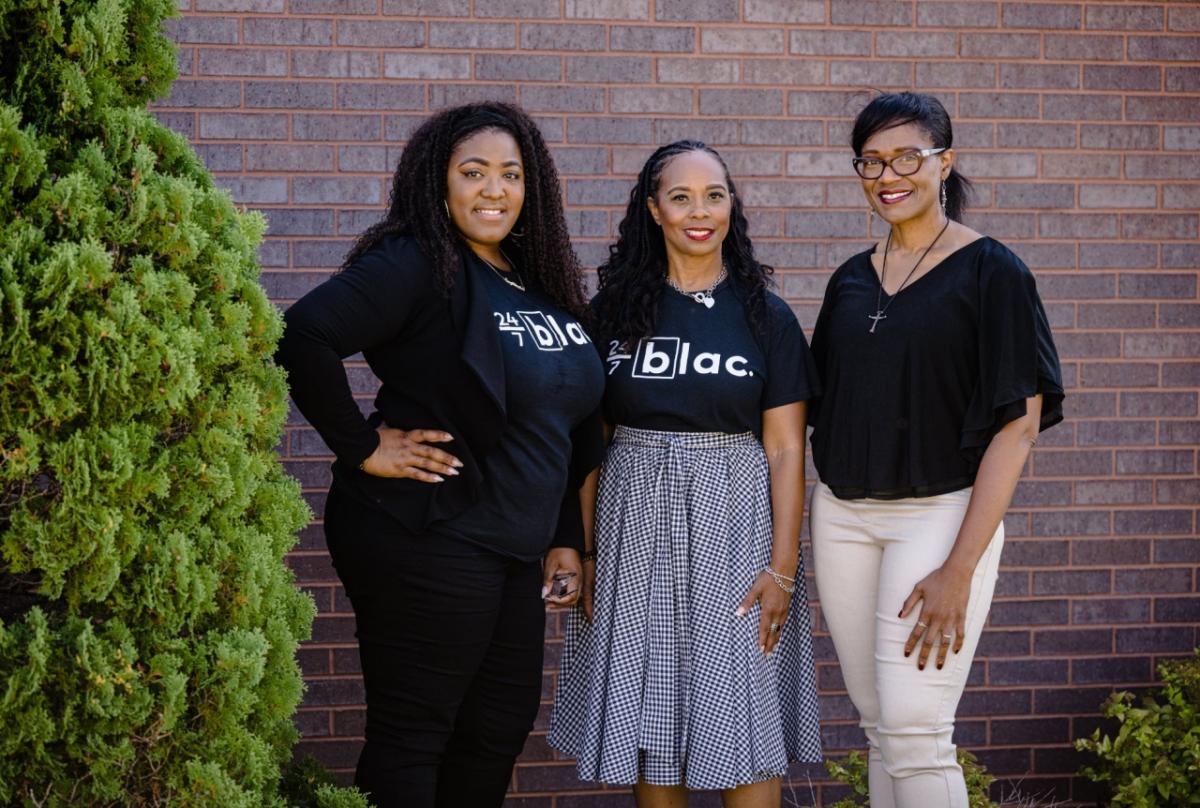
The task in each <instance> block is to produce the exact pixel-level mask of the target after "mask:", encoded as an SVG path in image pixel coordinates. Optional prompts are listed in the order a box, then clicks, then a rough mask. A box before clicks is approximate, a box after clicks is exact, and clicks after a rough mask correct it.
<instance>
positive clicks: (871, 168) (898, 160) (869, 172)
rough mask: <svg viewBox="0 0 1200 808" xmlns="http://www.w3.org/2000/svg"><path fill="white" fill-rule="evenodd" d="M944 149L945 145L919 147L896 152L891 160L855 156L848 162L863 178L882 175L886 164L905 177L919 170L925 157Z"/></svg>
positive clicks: (870, 178) (872, 178) (877, 177)
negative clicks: (927, 147) (900, 152)
mask: <svg viewBox="0 0 1200 808" xmlns="http://www.w3.org/2000/svg"><path fill="white" fill-rule="evenodd" d="M945 150H946V147H945V146H943V147H942V148H940V149H919V150H917V151H909V152H905V153H904V154H897V155H896V156H895V157H893V158H892V159H891V160H881V159H880V158H878V157H855V158H854V159H853V160H851V161H850V162H851V163H853V164H854V170H855V171H856V172H858V176H860V177H862V178H863V179H864V180H877V179H879V178H880V177H882V176H883V170H884V169H885V168H887V167H888V166H891V167H892V171H895V172H896V173H897V174H898V175H900V176H901V177H907V176H909V175H910V174H916V173H917V172H918V171H920V170H921V162H922V161H923V160H924V159H925V158H926V157H932V156H933V155H935V154H941V153H942V152H944V151H945Z"/></svg>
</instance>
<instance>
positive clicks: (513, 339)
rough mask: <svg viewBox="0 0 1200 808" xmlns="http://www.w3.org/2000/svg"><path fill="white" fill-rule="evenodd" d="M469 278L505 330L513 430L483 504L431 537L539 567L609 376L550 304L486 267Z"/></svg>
mask: <svg viewBox="0 0 1200 808" xmlns="http://www.w3.org/2000/svg"><path fill="white" fill-rule="evenodd" d="M467 271H468V272H472V273H474V274H475V278H476V279H478V280H479V281H480V284H481V286H482V288H484V289H486V291H487V295H488V298H489V299H490V301H491V306H492V311H493V316H494V318H495V326H496V328H497V329H499V331H500V346H501V350H502V351H503V353H504V389H505V410H506V412H507V421H506V423H505V427H504V432H503V433H502V434H501V436H500V441H499V443H498V444H497V445H496V447H495V448H494V449H492V451H490V452H489V453H488V454H487V455H486V456H485V457H484V458H483V462H482V464H481V465H482V470H483V484H482V486H481V487H480V491H479V499H478V500H477V501H476V502H475V503H474V504H473V505H472V506H471V507H470V508H468V509H467V510H465V511H463V512H462V513H460V514H458V515H456V516H455V517H454V518H452V519H448V520H445V521H442V522H435V523H434V524H432V525H430V529H431V530H433V531H435V532H441V533H449V534H452V535H455V536H458V537H461V538H463V539H466V540H468V541H471V542H474V543H475V544H480V545H483V546H485V547H488V548H490V549H493V550H496V551H498V552H501V553H504V554H505V555H510V556H514V557H516V558H521V559H525V560H531V559H535V558H538V557H540V556H541V555H542V554H543V553H545V552H546V547H547V545H548V544H549V543H550V539H551V537H552V536H553V534H554V528H555V525H556V524H557V522H558V503H559V502H560V501H561V500H562V498H563V493H564V490H565V488H564V487H565V485H566V480H567V467H568V464H569V462H570V459H571V430H572V429H573V428H574V427H575V426H576V425H578V424H579V423H580V422H581V421H583V420H584V418H586V417H587V416H588V415H590V414H591V413H592V412H594V411H595V409H596V407H597V405H598V404H599V403H600V396H601V395H602V394H603V392H604V371H603V369H602V367H601V365H600V359H599V357H598V355H597V353H596V348H595V346H594V345H593V344H592V340H591V338H590V337H589V336H588V335H587V333H586V332H585V331H584V330H583V327H582V326H581V325H580V324H579V323H578V322H577V321H576V320H575V318H573V317H571V316H570V315H569V314H567V313H566V312H564V311H563V310H562V309H560V308H558V307H557V306H555V305H554V303H553V302H552V301H551V300H550V298H549V297H547V296H546V295H544V294H542V293H540V292H538V291H537V290H535V289H533V288H527V289H526V291H523V292H522V291H521V290H519V289H516V288H513V287H511V286H509V285H508V284H507V283H505V282H504V281H503V280H502V279H501V278H500V276H499V275H497V274H496V270H493V269H491V268H489V267H488V266H487V265H485V264H483V263H481V262H479V261H468V262H467Z"/></svg>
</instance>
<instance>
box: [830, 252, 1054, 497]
mask: <svg viewBox="0 0 1200 808" xmlns="http://www.w3.org/2000/svg"><path fill="white" fill-rule="evenodd" d="M870 256H871V251H869V250H868V251H866V252H862V253H859V254H858V255H855V256H854V257H852V258H850V259H849V260H848V261H846V263H844V264H842V266H840V267H839V268H838V269H837V271H836V272H834V273H833V277H831V278H830V279H829V285H828V287H827V288H826V290H825V301H824V303H823V304H822V306H821V313H820V315H819V316H818V317H817V325H816V330H815V331H814V333H813V356H814V358H815V359H816V363H817V369H818V371H819V372H820V374H821V379H822V382H823V383H824V386H825V392H824V394H823V395H822V396H821V398H820V399H819V400H817V401H815V402H813V406H812V424H813V427H814V430H813V435H812V447H813V462H814V463H815V464H816V467H817V471H818V473H819V474H820V477H821V480H822V482H824V483H825V484H826V485H828V486H829V487H830V488H831V489H832V490H833V492H834V494H836V495H837V496H839V497H841V498H843V499H855V498H862V497H871V498H876V499H897V498H902V497H920V496H933V495H936V494H941V493H946V492H948V491H956V490H959V489H962V488H966V487H968V486H970V485H971V484H972V483H973V482H974V480H975V474H976V472H977V471H978V469H979V461H980V460H981V458H982V457H983V453H984V451H985V450H986V449H987V446H988V443H990V442H991V439H992V437H993V436H994V435H995V434H996V432H998V431H999V430H1000V428H1001V427H1003V426H1004V425H1005V424H1007V423H1008V422H1010V421H1012V420H1015V419H1016V418H1019V417H1021V416H1022V415H1024V414H1025V399H1027V398H1030V397H1032V396H1034V395H1036V394H1038V393H1041V394H1042V395H1043V400H1042V416H1041V425H1040V428H1041V429H1046V428H1048V427H1050V426H1053V425H1054V424H1056V423H1058V422H1059V421H1061V420H1062V417H1063V413H1062V399H1063V387H1062V371H1061V369H1060V368H1059V362H1058V353H1057V351H1056V350H1055V347H1054V341H1053V339H1052V338H1051V335H1050V325H1049V323H1048V321H1047V319H1046V312H1045V309H1044V308H1043V307H1042V301H1041V299H1040V298H1039V297H1038V293H1037V286H1036V284H1035V282H1034V278H1033V274H1032V273H1031V272H1030V271H1029V269H1028V268H1027V267H1026V266H1025V264H1024V263H1022V262H1021V259H1020V258H1018V257H1017V256H1016V255H1014V254H1013V253H1012V252H1011V251H1010V250H1009V249H1008V248H1006V247H1005V246H1004V245H1002V244H1000V243H999V242H997V241H995V240H994V239H991V238H987V237H984V238H981V239H978V240H977V241H974V242H971V243H970V244H967V245H965V246H963V247H961V248H959V249H958V250H957V251H955V252H953V253H951V254H950V255H949V256H947V257H946V258H945V259H943V260H942V261H941V263H939V264H937V265H936V266H935V267H934V268H933V269H931V270H929V271H928V272H927V273H926V274H925V275H923V276H921V277H920V278H918V279H917V280H916V281H914V282H913V283H911V284H910V285H909V286H908V287H907V288H905V289H904V290H903V291H901V292H900V293H899V295H898V296H897V297H896V298H895V299H894V302H893V303H892V304H891V305H890V306H889V307H888V309H887V312H886V315H887V317H886V319H884V320H880V321H879V325H878V326H877V327H876V330H875V333H870V328H871V323H872V320H871V319H870V315H873V314H875V313H876V296H877V294H878V290H879V276H878V274H877V273H876V271H875V269H874V267H872V266H871V259H870Z"/></svg>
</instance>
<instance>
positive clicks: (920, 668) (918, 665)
mask: <svg viewBox="0 0 1200 808" xmlns="http://www.w3.org/2000/svg"><path fill="white" fill-rule="evenodd" d="M917 670H919V671H923V670H925V666H924V665H922V664H921V663H920V662H918V663H917Z"/></svg>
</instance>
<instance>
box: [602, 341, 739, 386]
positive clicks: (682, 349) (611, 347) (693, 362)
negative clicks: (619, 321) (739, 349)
mask: <svg viewBox="0 0 1200 808" xmlns="http://www.w3.org/2000/svg"><path fill="white" fill-rule="evenodd" d="M626 359H632V360H633V368H632V369H631V372H630V375H631V376H632V377H633V378H635V379H674V378H675V377H676V376H684V375H686V374H688V373H698V374H702V375H716V374H720V373H727V374H729V375H730V376H737V377H739V378H740V377H743V376H753V375H754V371H753V370H749V369H748V368H747V365H749V360H747V359H746V357H744V356H739V355H738V354H733V355H730V356H727V357H726V356H722V355H721V354H719V353H713V352H711V351H702V352H700V353H697V354H695V355H693V354H692V343H691V342H689V341H687V340H682V339H680V338H679V337H647V338H644V339H641V340H639V341H638V345H637V351H636V352H635V353H633V354H632V355H631V354H630V353H629V348H628V346H627V345H626V344H625V343H621V342H617V341H616V340H612V341H610V342H609V343H608V358H607V360H606V361H607V362H608V365H609V369H608V375H609V376H611V375H613V374H614V373H616V371H617V368H618V367H620V366H621V363H622V362H624V361H625V360H626Z"/></svg>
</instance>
